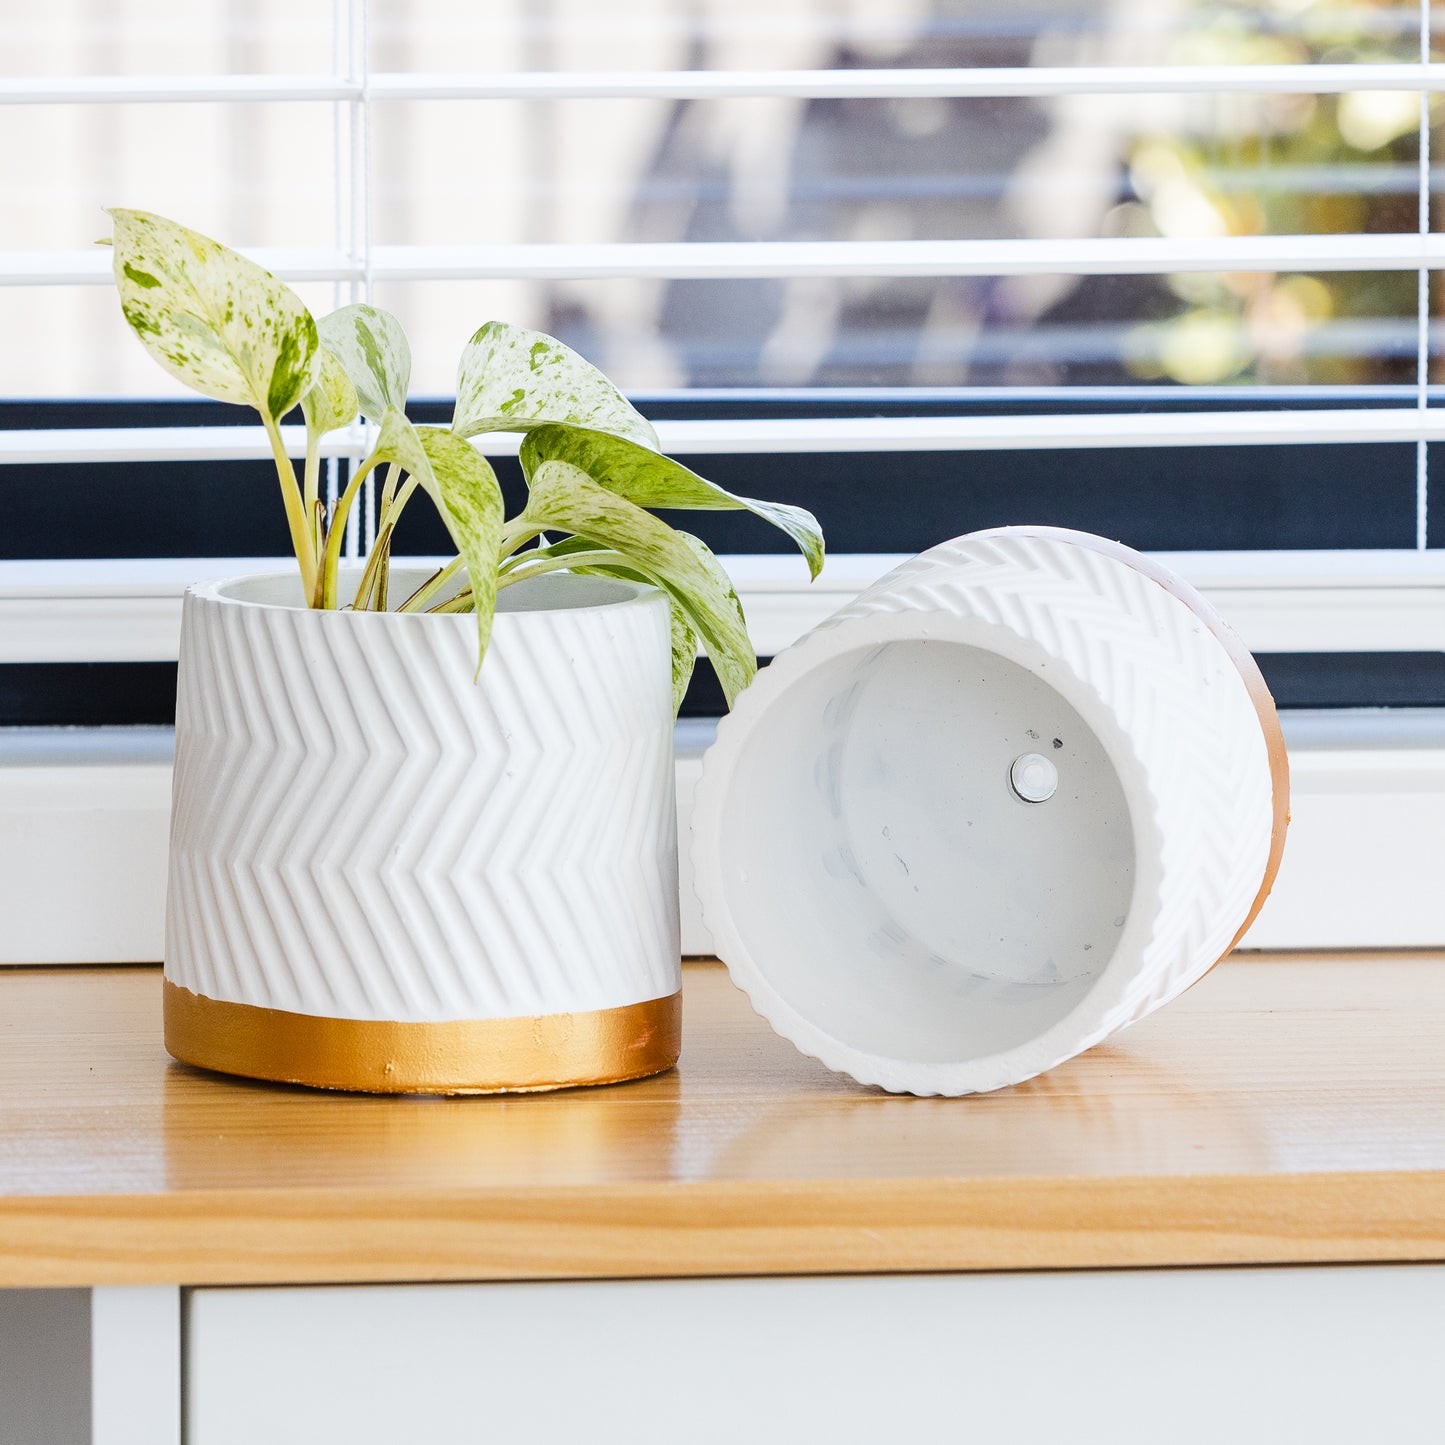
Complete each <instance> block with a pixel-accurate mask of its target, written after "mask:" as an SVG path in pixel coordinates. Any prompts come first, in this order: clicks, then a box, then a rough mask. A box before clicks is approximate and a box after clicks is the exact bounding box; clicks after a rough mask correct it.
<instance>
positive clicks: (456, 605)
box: [426, 587, 477, 617]
mask: <svg viewBox="0 0 1445 1445" xmlns="http://www.w3.org/2000/svg"><path fill="white" fill-rule="evenodd" d="M476 605H477V600H476V598H475V597H473V596H472V589H471V588H470V587H468V588H467V590H466V591H465V592H458V593H457V595H456V596H455V597H449V598H447V600H446V601H445V602H438V603H437V605H436V606H435V607H428V608H427V610H426V615H427V616H428V617H435V616H437V614H438V613H441V612H470V611H471V610H472V608H474V607H475V606H476Z"/></svg>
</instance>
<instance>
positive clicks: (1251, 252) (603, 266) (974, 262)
mask: <svg viewBox="0 0 1445 1445" xmlns="http://www.w3.org/2000/svg"><path fill="white" fill-rule="evenodd" d="M243 249H244V250H245V251H246V254H247V255H249V256H251V257H253V258H254V259H255V260H256V261H258V262H259V263H260V264H261V265H263V266H265V267H266V269H267V270H269V271H272V272H274V273H275V274H276V275H278V276H281V277H284V278H285V279H286V280H289V281H355V280H360V279H361V278H362V277H363V275H369V277H370V279H371V280H372V281H374V282H375V281H476V280H606V279H618V278H626V277H636V278H644V279H651V278H661V279H670V280H686V279H691V280H743V279H749V278H753V279H770V278H780V277H790V276H843V277H847V276H1040V275H1042V276H1155V275H1172V274H1177V273H1179V272H1184V271H1307V272H1308V271H1419V270H1435V269H1438V268H1441V267H1445V234H1434V235H1419V234H1413V233H1404V234H1391V233H1384V234H1378V235H1315V236H1308V235H1306V236H1204V237H1180V236H1110V237H1103V238H1097V237H1084V238H1080V239H1064V240H1053V239H1049V240H1036V239H1027V240H987V241H617V242H598V243H597V244H595V245H569V244H555V243H538V244H519V245H498V246H377V247H374V248H373V249H372V251H371V256H370V264H369V265H365V264H364V263H362V262H360V261H357V260H354V259H352V258H350V257H348V256H347V255H346V253H345V252H343V251H336V250H327V249H322V248H299V247H297V248H287V249H272V248H266V247H247V248H243ZM110 279H111V275H110V255H109V252H108V251H106V250H105V249H104V248H100V247H97V248H96V249H95V250H87V251H80V250H55V251H10V252H0V285H7V286H95V285H108V284H109V283H110Z"/></svg>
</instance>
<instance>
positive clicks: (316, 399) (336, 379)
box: [301, 346, 357, 436]
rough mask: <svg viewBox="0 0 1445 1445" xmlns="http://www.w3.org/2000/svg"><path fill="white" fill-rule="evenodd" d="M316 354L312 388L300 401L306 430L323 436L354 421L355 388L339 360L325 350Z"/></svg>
mask: <svg viewBox="0 0 1445 1445" xmlns="http://www.w3.org/2000/svg"><path fill="white" fill-rule="evenodd" d="M318 354H319V357H320V364H319V367H318V374H317V377H316V385H315V386H313V387H312V388H311V390H310V391H308V392H307V393H306V395H305V396H303V397H302V398H301V412H302V415H304V416H305V418H306V426H307V429H308V430H309V431H311V432H313V433H315V435H317V436H324V435H325V434H326V433H327V432H329V431H335V430H336V429H337V427H343V426H350V425H351V423H352V422H354V421H355V420H356V406H357V403H356V388H355V387H354V386H352V384H351V378H350V377H349V376H348V375H347V374H346V368H345V367H344V366H343V365H342V364H341V358H340V357H338V356H337V354H336V353H335V352H334V351H333V350H332V349H331V348H330V347H329V346H322V347H321V348H320V350H319V353H318Z"/></svg>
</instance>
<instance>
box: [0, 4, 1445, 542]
mask: <svg viewBox="0 0 1445 1445" xmlns="http://www.w3.org/2000/svg"><path fill="white" fill-rule="evenodd" d="M243 12H244V13H243ZM0 40H3V42H4V48H5V51H6V53H7V54H8V55H9V56H10V57H11V58H12V63H13V70H14V73H12V74H10V75H8V76H6V77H5V78H3V79H0V102H3V105H0V136H3V143H0V156H3V158H4V159H3V161H0V175H3V176H4V184H5V188H6V190H7V192H8V200H9V202H10V204H9V205H8V206H7V211H8V213H9V219H8V222H7V224H6V227H5V235H4V238H3V242H0V321H3V323H4V331H5V333H6V334H7V335H8V336H9V337H11V338H12V343H11V344H10V345H9V346H7V348H5V352H6V355H5V358H4V359H3V360H0V370H3V372H4V388H3V389H4V392H5V394H6V395H8V396H10V397H12V398H14V397H21V398H24V397H125V396H159V395H164V394H170V390H171V388H170V384H169V382H168V381H167V379H166V378H165V377H164V376H162V375H161V373H159V372H158V371H156V370H155V369H153V368H151V367H150V366H149V365H148V363H147V362H146V360H145V359H144V358H143V357H142V356H141V354H140V351H139V349H138V348H136V347H135V346H134V344H133V341H132V340H131V338H130V337H129V336H128V335H127V334H126V332H125V328H124V327H123V325H122V323H121V321H120V319H119V316H118V315H117V314H116V307H115V304H114V298H113V296H110V295H109V294H108V286H109V277H108V258H107V255H106V253H105V252H104V251H102V250H98V249H96V248H94V247H92V246H90V245H88V243H89V242H90V241H91V240H92V238H93V237H94V236H96V235H99V234H102V233H103V232H104V230H105V229H106V227H105V221H104V217H103V216H102V215H101V214H100V207H101V206H102V205H103V204H105V203H119V204H125V205H132V206H142V207H149V208H152V209H157V210H161V211H164V212H166V213H168V214H172V215H175V216H176V217H177V218H178V219H182V220H184V221H185V222H186V223H187V224H190V225H193V226H196V227H197V228H199V229H203V230H209V231H211V232H212V233H213V234H216V235H218V236H220V237H221V238H223V239H225V240H227V241H228V242H230V243H233V244H237V245H238V246H240V247H241V248H242V249H246V250H248V251H250V252H251V253H252V254H254V255H255V256H256V257H257V258H258V259H259V260H261V261H262V262H263V263H264V264H266V265H268V266H269V267H271V268H272V269H274V270H275V271H276V272H277V273H278V274H280V275H281V276H283V277H285V278H287V279H289V280H291V281H292V282H294V283H295V284H296V286H297V288H298V289H299V290H300V291H301V293H302V294H303V296H304V297H305V299H306V300H307V302H308V304H310V305H311V306H312V307H313V309H315V310H317V311H325V310H328V309H330V307H331V306H332V305H336V304H342V303H344V302H346V301H348V300H351V299H356V298H362V297H367V298H370V299H373V300H375V301H376V302H377V303H378V304H382V305H386V306H389V307H391V308H392V309H395V310H397V311H398V312H399V313H400V314H402V315H403V317H404V319H405V320H406V322H407V325H408V328H409V329H410V330H411V331H412V333H413V336H414V349H415V351H416V353H417V358H418V370H417V381H416V384H417V389H418V390H419V391H420V392H423V393H430V394H435V395H441V394H445V393H446V392H447V391H448V390H449V388H450V368H451V365H452V359H453V358H454V357H455V355H456V352H457V349H458V346H459V344H460V342H461V341H462V340H463V339H464V337H465V336H466V334H468V333H469V331H470V330H471V329H472V328H473V327H474V326H475V325H476V324H478V323H479V322H480V321H481V320H483V319H485V318H486V317H487V316H489V315H493V314H498V315H505V316H508V317H509V318H511V319H515V320H517V321H520V322H523V323H526V324H531V325H537V326H541V327H543V328H545V329H548V330H552V331H554V332H556V333H558V334H561V335H563V336H564V338H565V339H567V340H569V341H571V342H572V343H573V344H574V345H577V346H579V347H580V348H581V349H583V350H584V351H586V352H587V353H588V354H589V355H591V356H592V357H594V359H596V360H598V361H599V362H600V363H601V364H602V365H603V366H604V367H606V368H608V369H609V371H611V372H612V374H614V375H615V376H616V377H617V378H618V380H619V381H620V382H621V383H622V384H623V385H624V386H626V387H628V388H629V389H631V390H634V391H640V392H650V393H659V394H668V395H683V396H697V395H704V394H711V393H719V394H722V393H726V394H728V395H731V396H740V395H743V394H753V393H756V394H758V395H765V394H767V393H769V392H770V390H777V389H779V388H786V389H790V394H791V395H792V396H793V397H794V403H793V405H792V407H791V409H790V414H789V415H787V416H781V417H780V416H761V415H760V416H757V417H751V418H748V417H739V416H737V415H730V416H727V417H720V418H716V419H696V418H693V419H681V420H672V421H664V422H663V423H662V425H661V427H660V430H661V432H662V436H663V440H664V443H665V445H667V446H668V447H669V449H671V450H675V451H680V452H683V453H687V454H692V455H700V456H706V455H708V454H722V453H738V452H745V453H756V454H758V455H760V456H771V455H774V454H779V453H783V454H786V453H794V452H801V451H815V452H844V451H859V450H864V451H874V452H879V453H889V454H893V453H906V452H909V451H914V450H958V451H967V450H971V449H972V450H990V451H992V450H1003V449H1032V448H1043V449H1058V448H1114V447H1119V446H1125V447H1170V448H1174V447H1195V446H1217V445H1252V444H1261V445H1264V444H1280V443H1291V444H1293V443H1300V444H1305V443H1358V442H1386V441H1388V442H1395V443H1406V444H1408V443H1414V444H1415V447H1416V476H1415V486H1414V503H1415V516H1414V527H1413V533H1414V541H1415V543H1416V545H1417V546H1419V547H1421V548H1423V547H1424V546H1425V545H1426V542H1427V540H1428V506H1427V503H1428V468H1427V450H1426V443H1427V442H1428V441H1430V440H1435V439H1439V438H1440V437H1441V435H1442V433H1441V425H1440V422H1439V421H1438V420H1437V417H1436V414H1435V413H1434V411H1432V409H1431V408H1430V406H1429V405H1428V401H1429V389H1428V388H1429V382H1430V366H1431V355H1432V331H1431V327H1432V314H1433V310H1434V307H1433V305H1432V301H1431V286H1430V277H1431V274H1432V272H1433V271H1435V270H1436V269H1438V268H1440V267H1441V265H1442V262H1445V237H1442V236H1440V235H1436V234H1434V233H1433V232H1432V228H1431V204H1432V196H1433V194H1434V189H1435V182H1434V179H1433V177H1434V172H1433V171H1432V168H1431V160H1430V157H1431V130H1432V124H1433V120H1432V116H1433V115H1434V111H1433V109H1432V106H1433V104H1434V102H1435V101H1436V100H1437V99H1438V95H1439V93H1440V92H1441V91H1445V65H1442V64H1438V63H1436V62H1435V60H1434V58H1433V51H1432V46H1431V28H1430V14H1429V6H1428V5H1415V6H1411V5H1390V4H1363V5H1362V4H1354V5H1348V6H1347V5H1340V4H1331V3H1319V0H1315V3H1309V0H1303V3H1293V4H1289V5H1284V4H1279V3H1275V0H1251V3H1208V4H1205V3H1191V0H1169V3H1151V4H1149V5H1143V6H1141V5H1138V4H1124V3H1118V0H1046V3H1041V4H1039V5H1036V6H1035V7H1033V8H1023V9H1020V8H1019V7H1016V6H1005V5H1003V4H1001V3H988V4H983V5H979V4H971V3H970V4H965V3H962V0H958V3H949V0H906V3H904V0H849V3H846V4H833V3H823V0H769V3H767V4H762V3H739V0H730V3H723V0H700V3H684V0H628V3H614V4H609V5H606V6H598V5H596V4H595V3H592V0H549V3H547V4H537V3H529V0H491V3H489V4H487V5H485V6H480V7H478V6H475V5H474V4H467V3H463V0H413V3H407V4H402V3H399V0H337V3H333V0H294V3H290V4H285V5H283V4H281V3H279V0H276V3H266V4H259V5H256V6H248V7H239V8H238V7H230V8H225V7H214V8H213V7H199V8H198V7H193V6H190V5H186V4H184V3H182V0H128V3H124V4H116V5H112V6H107V7H105V17H104V19H103V20H102V19H98V18H97V16H96V13H95V12H94V7H92V6H87V5H82V4H80V3H79V0H52V3H49V4H47V5H46V6H45V7H43V13H42V12H37V13H34V14H28V15H22V14H20V13H18V10H12V11H11V12H10V14H9V15H8V16H7V17H6V18H4V19H3V20H0ZM17 338H18V339H21V340H22V342H23V344H15V339H17ZM1221 387H1223V388H1226V391H1225V393H1224V394H1223V396H1221V395H1220V393H1219V390H1218V389H1219V388H1221ZM1282 387H1287V388H1290V389H1291V390H1289V391H1288V392H1287V393H1286V392H1284V391H1282V390H1280V388H1282ZM877 388H886V389H887V394H888V396H889V398H890V399H891V401H892V403H893V405H892V406H891V407H890V408H889V409H888V414H886V415H876V416H875V415H869V414H867V413H868V411H869V407H868V405H867V402H866V397H865V399H864V400H863V401H862V402H861V403H860V404H859V405H858V406H857V407H855V408H854V410H855V412H856V414H852V415H839V414H838V413H837V409H836V408H833V409H829V408H827V407H824V406H818V407H816V408H814V413H815V414H812V415H810V414H809V406H808V403H807V399H808V397H810V396H811V397H815V398H819V397H822V398H826V396H827V394H828V393H829V391H830V389H836V390H839V391H840V393H841V390H843V389H851V390H852V391H854V392H860V391H861V392H867V391H868V390H869V389H877ZM913 388H918V389H920V394H921V389H925V388H926V389H929V391H930V394H931V395H933V396H934V397H935V398H936V397H937V396H938V395H939V394H956V395H958V396H959V397H960V398H962V397H965V396H966V397H967V398H968V399H969V401H970V404H969V405H968V406H967V407H964V406H962V405H961V406H960V407H959V408H958V409H957V410H956V412H955V413H954V414H940V408H939V407H938V406H937V405H933V406H931V407H930V408H928V409H927V411H928V414H927V415H919V416H917V417H912V416H909V415H907V414H906V405H905V406H904V407H903V408H902V411H903V413H904V414H900V406H899V405H898V403H899V399H900V398H903V399H904V401H905V403H906V398H907V396H908V395H909V394H910V390H911V389H913ZM1040 388H1043V389H1045V390H1047V392H1048V394H1049V395H1050V396H1052V397H1054V398H1056V400H1057V402H1058V405H1057V406H1056V407H1052V408H1049V407H1046V408H1043V409H1042V410H1041V409H1040V408H1037V407H1035V408H1033V409H1031V410H1029V411H1028V413H1027V414H1018V413H1017V412H1016V411H1015V410H1014V409H1012V408H1010V407H1008V406H1005V405H1000V406H998V407H997V408H994V409H990V407H989V406H988V405H986V404H983V405H981V404H978V400H977V399H978V398H979V397H986V396H996V397H998V398H1000V399H1001V400H1002V401H1007V400H1009V399H1010V397H1011V396H1013V395H1022V394H1023V393H1025V392H1029V391H1031V390H1032V392H1035V393H1036V392H1038V391H1039V389H1040ZM1200 388H1213V389H1214V390H1213V391H1212V392H1211V396H1212V402H1211V406H1210V408H1209V409H1208V410H1200V409H1198V408H1197V407H1195V406H1194V405H1193V401H1194V399H1195V393H1196V391H1198V389H1200ZM1142 392H1149V393H1150V400H1149V405H1148V406H1147V407H1144V406H1133V405H1131V404H1129V402H1128V398H1130V397H1137V396H1138V395H1140V394H1141V393H1142ZM1085 394H1087V395H1088V396H1089V397H1090V398H1091V399H1093V400H1097V399H1098V398H1099V397H1100V396H1101V395H1110V394H1117V396H1118V397H1120V398H1124V401H1122V402H1121V403H1120V404H1119V405H1116V406H1113V407H1111V408H1110V409H1108V410H1107V411H1103V412H1101V411H1098V410H1097V409H1096V410H1093V411H1090V410H1088V409H1083V410H1081V409H1080V408H1078V407H1075V406H1073V405H1072V401H1073V399H1074V398H1075V397H1082V396H1084V395H1085ZM1235 396H1237V397H1238V404H1237V405H1235V404H1233V397H1235ZM1302 396H1304V397H1306V398H1307V399H1309V400H1310V401H1311V403H1312V404H1311V405H1308V406H1303V405H1299V404H1298V403H1299V401H1300V399H1301V397H1302ZM1315 398H1318V400H1315ZM1340 398H1343V399H1344V400H1345V401H1346V402H1347V404H1345V405H1333V404H1331V400H1332V399H1340ZM1175 403H1177V405H1175ZM293 443H294V444H295V445H296V446H298V447H299V435H298V436H295V437H293ZM488 445H489V446H491V445H492V443H491V442H490V441H489V443H488ZM363 446H364V442H363V439H362V438H360V437H359V436H346V435H344V434H339V435H336V436H334V437H332V438H331V439H329V442H328V447H329V451H330V453H331V454H332V455H335V456H337V457H340V458H346V457H350V456H355V455H357V454H358V453H359V452H360V451H361V449H362V447H363ZM504 447H505V443H504V442H500V443H498V449H502V448H504ZM265 452H266V445H265V442H264V438H263V437H262V436H261V434H260V432H259V431H252V430H250V429H247V428H237V427H206V426H200V427H154V426H151V427H123V428H117V427H113V426H106V427H84V426H78V427H77V426H65V427H54V426H47V427H45V428H37V427H33V426H24V425H20V426H12V427H11V428H10V429H8V430H6V431H4V432H0V463H13V464H17V465H35V464H37V463H61V462H64V463H73V464H75V465H77V466H84V465H85V464H87V463H97V462H112V461H135V462H144V461H157V460H168V459H175V458H178V457H190V458H194V459H197V460H200V459H220V458H244V457H249V456H257V457H260V456H264V455H265Z"/></svg>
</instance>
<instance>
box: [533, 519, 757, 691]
mask: <svg viewBox="0 0 1445 1445" xmlns="http://www.w3.org/2000/svg"><path fill="white" fill-rule="evenodd" d="M678 536H679V537H682V538H683V539H684V541H686V542H688V543H690V544H695V545H694V550H695V551H696V550H699V549H701V550H702V551H707V547H706V544H705V543H704V542H702V540H701V539H700V538H697V537H694V536H692V535H691V534H689V533H687V532H679V533H678ZM595 545H596V544H595V543H592V542H589V541H587V540H586V539H585V538H582V537H568V538H566V539H565V540H564V541H561V542H558V543H556V544H555V545H553V546H551V547H539V548H538V549H537V551H536V553H535V554H534V553H531V552H524V553H521V554H519V555H521V556H522V557H528V558H530V557H532V556H534V555H536V556H538V557H564V558H565V557H566V556H568V555H569V554H572V555H580V556H585V557H588V558H590V559H591V560H589V561H588V562H586V563H585V564H584V563H580V562H579V564H578V565H577V566H576V567H574V568H572V569H571V570H573V571H576V572H585V573H588V574H595V575H597V576H599V577H620V578H622V579H623V580H625V581H627V582H644V583H646V584H647V585H648V586H650V587H659V586H660V584H659V583H658V582H656V581H655V580H654V579H653V578H651V577H649V576H647V575H646V574H645V573H643V572H641V571H639V570H638V569H637V568H636V567H629V566H628V565H627V561H626V559H625V558H624V557H623V556H622V554H621V553H620V552H612V551H608V552H606V553H604V554H602V555H603V556H605V557H607V558H608V560H607V561H605V562H604V561H600V560H597V554H596V553H595V552H593V551H591V550H590V549H591V548H593V547H594V546H595ZM708 555H709V556H711V555H712V554H711V553H710V552H709V553H708ZM661 590H663V591H664V592H666V591H667V589H666V588H662V589H661ZM732 597H733V600H734V601H737V593H736V592H735V591H734V592H732ZM667 603H668V607H669V609H670V610H671V613H672V715H673V716H674V717H676V716H677V713H678V709H679V708H681V707H682V700H683V698H684V697H686V696H687V685H688V683H690V682H691V681H692V674H693V671H694V669H695V668H696V667H697V649H698V645H699V642H700V640H701V639H700V638H699V637H698V633H697V629H696V628H695V627H694V626H693V625H692V621H691V619H690V618H689V617H688V615H687V609H686V608H685V607H683V606H682V604H681V603H680V602H678V600H677V599H676V598H675V597H673V596H672V594H671V593H668V596H667ZM738 615H739V617H740V618H741V616H742V603H741V602H738ZM743 625H744V627H746V625H747V624H746V622H744V624H743Z"/></svg>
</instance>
